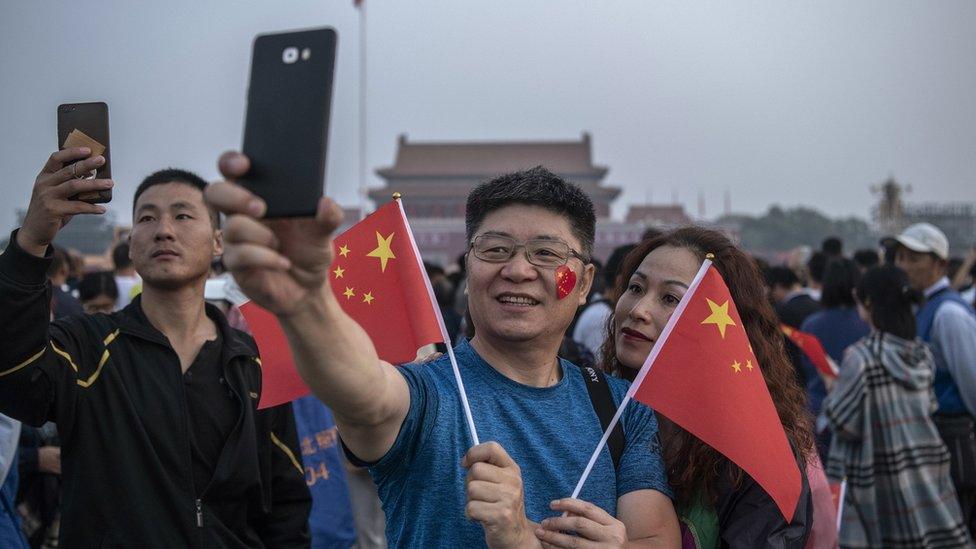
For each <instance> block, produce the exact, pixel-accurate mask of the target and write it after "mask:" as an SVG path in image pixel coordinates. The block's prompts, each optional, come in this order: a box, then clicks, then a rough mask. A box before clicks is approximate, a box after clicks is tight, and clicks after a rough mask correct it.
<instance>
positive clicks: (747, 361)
mask: <svg viewBox="0 0 976 549" xmlns="http://www.w3.org/2000/svg"><path fill="white" fill-rule="evenodd" d="M746 368H748V369H749V371H750V372H751V371H752V361H751V360H746Z"/></svg>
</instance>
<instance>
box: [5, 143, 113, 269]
mask: <svg viewBox="0 0 976 549" xmlns="http://www.w3.org/2000/svg"><path fill="white" fill-rule="evenodd" d="M105 163H106V159H105V157H103V156H92V150H91V149H89V148H87V147H72V148H68V149H64V150H60V151H58V152H56V153H54V154H52V155H51V156H50V158H48V160H47V163H46V164H44V167H43V168H42V169H41V173H40V174H38V176H37V179H36V180H35V181H34V190H33V192H32V193H31V200H30V205H29V206H27V214H26V215H24V224H23V225H22V226H21V227H20V229H19V230H18V231H17V245H19V246H20V247H21V248H22V249H23V250H24V251H26V252H27V253H29V254H32V255H35V256H37V257H43V256H44V253H45V252H46V251H47V247H48V245H49V244H50V243H51V242H52V241H53V240H54V237H55V236H57V234H58V231H60V230H61V228H62V227H64V226H65V225H66V224H67V223H68V221H70V220H71V218H72V216H75V215H78V214H102V213H105V207H104V206H101V205H98V204H90V203H88V202H84V201H81V200H76V199H73V198H72V197H75V196H78V195H80V194H85V193H96V194H97V193H102V192H105V191H108V192H111V191H112V186H113V185H114V183H113V182H112V180H111V179H81V178H79V177H78V174H81V173H85V172H88V171H91V170H95V171H96V172H98V171H99V170H101V169H102V168H103V167H104V166H105Z"/></svg>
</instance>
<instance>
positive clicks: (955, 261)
mask: <svg viewBox="0 0 976 549" xmlns="http://www.w3.org/2000/svg"><path fill="white" fill-rule="evenodd" d="M960 267H962V258H961V257H950V258H949V261H948V262H946V276H948V277H949V280H952V279H953V278H955V276H956V272H958V271H959V268H960Z"/></svg>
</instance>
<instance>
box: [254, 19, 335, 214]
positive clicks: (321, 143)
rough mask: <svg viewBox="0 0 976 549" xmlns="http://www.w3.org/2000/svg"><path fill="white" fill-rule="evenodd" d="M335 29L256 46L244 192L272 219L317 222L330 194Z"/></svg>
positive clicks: (261, 39)
mask: <svg viewBox="0 0 976 549" xmlns="http://www.w3.org/2000/svg"><path fill="white" fill-rule="evenodd" d="M335 53H336V33H335V31H334V30H332V29H329V28H319V29H310V30H304V31H296V32H285V33H280V34H264V35H259V36H258V37H257V38H255V39H254V47H253V52H252V55H251V79H250V87H249V89H248V95H247V115H246V119H245V122H244V147H243V152H244V154H245V155H246V156H247V157H248V159H250V163H251V166H250V170H249V171H248V172H247V174H246V175H245V176H244V177H242V178H241V179H240V181H239V182H240V184H241V185H243V186H244V187H245V188H247V189H248V190H250V191H251V192H253V193H254V194H256V195H258V196H259V197H261V198H262V199H264V201H265V203H266V204H267V208H268V209H267V214H266V215H267V217H269V218H275V217H311V216H314V215H315V209H316V205H317V204H318V201H319V199H320V198H321V197H322V194H323V192H324V183H323V180H324V178H325V157H326V147H327V144H328V134H329V114H330V108H331V104H332V83H333V74H334V72H335Z"/></svg>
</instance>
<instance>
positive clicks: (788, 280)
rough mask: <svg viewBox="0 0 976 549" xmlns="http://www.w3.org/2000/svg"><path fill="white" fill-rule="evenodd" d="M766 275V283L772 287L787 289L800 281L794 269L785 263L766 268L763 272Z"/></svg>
mask: <svg viewBox="0 0 976 549" xmlns="http://www.w3.org/2000/svg"><path fill="white" fill-rule="evenodd" d="M763 274H764V275H765V277H766V284H767V285H768V286H769V287H770V288H776V287H780V288H786V289H787V290H788V289H790V288H792V287H793V286H795V285H797V284H799V283H800V278H799V277H798V276H796V273H795V272H793V269H791V268H789V267H786V266H784V265H776V266H775V267H770V268H768V269H766V272H765V273H763Z"/></svg>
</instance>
